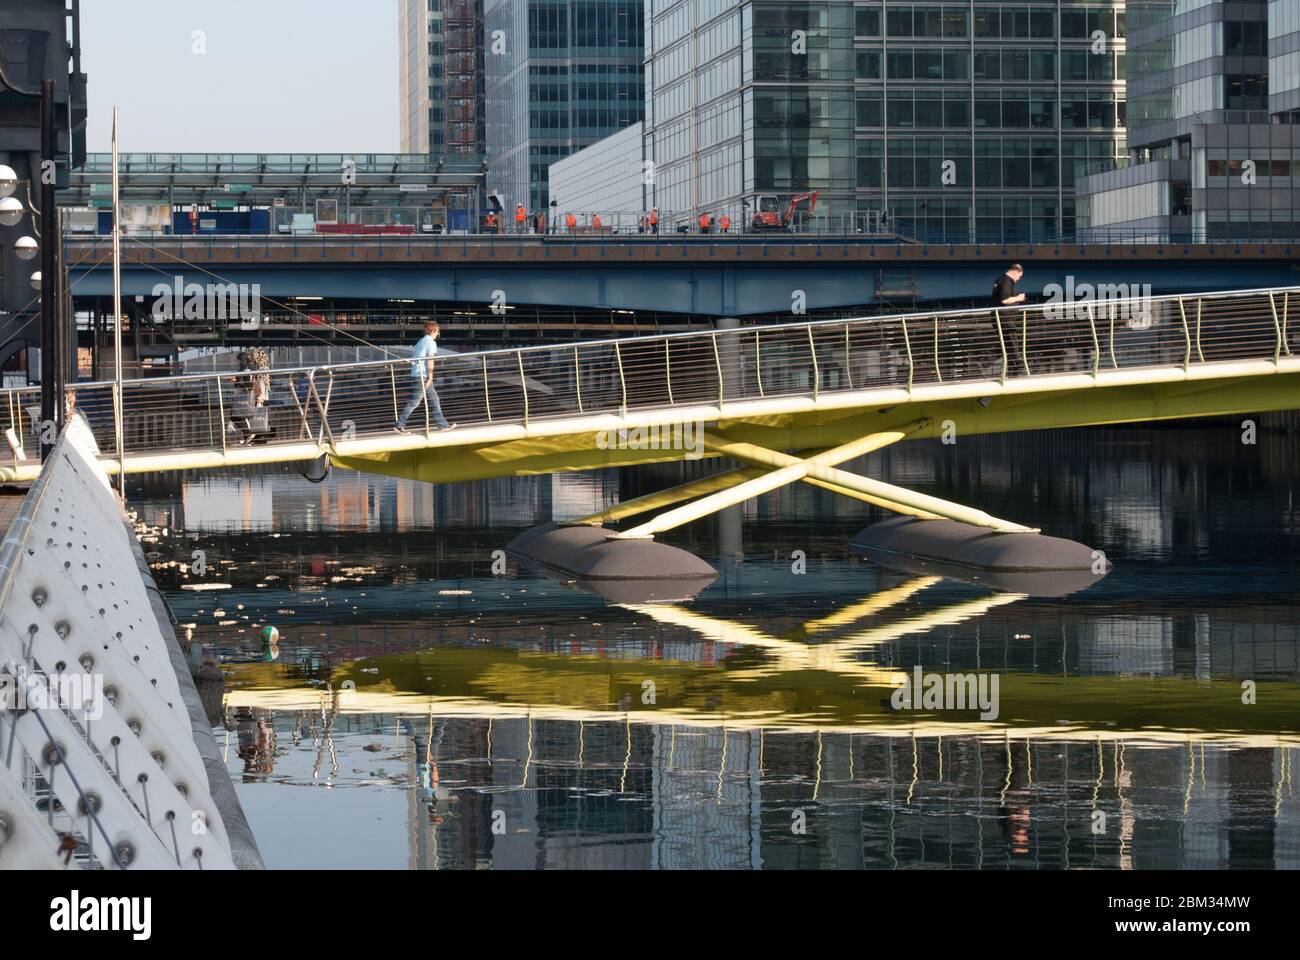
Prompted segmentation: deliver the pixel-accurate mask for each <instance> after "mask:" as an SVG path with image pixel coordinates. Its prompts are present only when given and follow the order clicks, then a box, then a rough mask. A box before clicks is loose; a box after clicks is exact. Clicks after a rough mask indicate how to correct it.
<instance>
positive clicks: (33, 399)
mask: <svg viewBox="0 0 1300 960" xmlns="http://www.w3.org/2000/svg"><path fill="white" fill-rule="evenodd" d="M1297 301H1300V287H1291V288H1279V289H1272V290H1251V291H1242V292H1230V293H1207V294H1196V295H1186V296H1171V297H1151V298H1146V297H1111V296H1103V297H1101V298H1099V299H1092V300H1087V301H1082V302H1075V303H1050V302H1049V303H1042V304H1035V305H1031V306H1027V307H1012V308H1000V309H996V310H995V309H976V310H956V311H944V312H938V313H914V314H905V315H895V316H872V317H860V318H853V319H846V320H840V319H836V320H822V321H815V322H801V323H786V324H777V325H765V326H749V327H740V328H735V329H717V330H712V331H705V332H689V333H677V334H664V335H656V336H643V337H634V338H627V339H618V340H601V341H591V342H584V343H576V344H565V345H557V346H535V347H521V348H513V349H504V350H488V351H482V352H476V353H465V354H456V355H451V356H441V357H438V358H436V359H435V360H434V361H433V363H434V369H435V388H436V392H437V396H438V398H439V400H440V403H441V409H442V412H443V414H444V415H445V417H446V419H447V420H449V421H452V422H454V423H456V424H457V425H459V426H461V427H465V426H479V425H488V424H522V425H528V424H531V423H534V422H539V421H549V420H561V419H565V418H573V417H580V416H587V415H593V414H622V413H625V412H628V411H644V410H655V409H665V408H669V409H671V408H685V407H691V406H699V405H717V404H728V403H735V402H737V401H749V400H762V399H768V398H777V397H796V396H797V397H813V398H817V397H820V396H823V395H827V394H832V393H836V392H844V391H855V390H868V389H881V388H901V389H907V390H912V389H915V388H918V387H929V386H936V385H941V384H955V383H968V382H980V381H997V382H1003V383H1005V382H1007V381H1014V380H1020V379H1023V378H1029V377H1041V376H1047V375H1060V374H1087V375H1093V376H1096V375H1099V374H1101V373H1103V372H1105V371H1112V370H1121V369H1138V368H1155V367H1170V366H1174V367H1181V368H1184V369H1189V368H1191V367H1192V366H1195V365H1200V364H1213V363H1224V362H1229V361H1245V360H1266V361H1276V360H1278V359H1280V358H1282V357H1284V356H1290V355H1292V354H1293V353H1295V352H1297V351H1300V319H1297V318H1296V317H1295V316H1293V314H1294V313H1295V312H1296V310H1297ZM413 367H414V365H413V363H412V361H411V360H409V359H399V360H382V361H374V362H362V363H345V364H333V365H317V366H311V367H302V368H288V369H274V370H271V371H267V372H264V373H262V374H260V375H259V374H253V373H249V372H244V373H235V374H232V373H215V374H211V373H209V374H197V375H188V376H179V377H168V378H154V379H140V380H130V381H125V382H124V383H123V386H122V394H121V397H120V403H119V398H118V395H117V388H116V386H115V385H114V384H113V383H111V382H99V383H81V384H77V385H76V386H75V388H74V389H75V395H76V410H77V411H78V412H79V413H81V414H83V415H84V416H85V418H86V420H87V421H88V423H89V425H90V427H91V429H92V430H93V432H94V434H95V439H96V440H97V441H98V443H99V445H100V449H101V452H102V453H103V454H104V455H107V456H112V457H114V458H116V457H117V456H118V455H119V454H118V451H117V449H116V447H115V416H116V411H117V410H118V408H119V406H120V410H121V415H122V417H123V418H124V443H125V447H126V454H127V457H128V458H129V457H130V456H132V455H137V456H139V455H146V454H152V455H157V454H165V453H167V452H169V451H195V450H205V451H221V452H225V451H228V450H230V449H231V448H234V447H238V446H241V445H244V444H246V443H252V444H256V445H262V444H302V443H304V442H310V443H315V444H317V445H318V446H324V445H327V444H331V443H337V442H340V441H343V440H351V439H359V438H362V437H374V436H380V435H387V434H391V433H392V432H393V430H394V427H395V425H396V423H397V421H398V419H399V417H400V415H401V413H402V411H403V409H404V408H405V407H406V406H407V405H408V402H409V401H411V400H412V398H414V399H415V401H416V402H415V408H414V410H413V412H412V414H411V417H410V419H409V421H408V423H407V427H408V429H409V430H411V431H414V432H417V433H425V432H431V431H433V430H436V429H437V427H438V416H437V411H436V410H435V409H433V408H432V407H431V406H430V404H429V402H428V401H427V400H426V399H425V398H424V397H423V395H422V393H421V391H419V390H418V389H417V385H418V382H419V380H418V378H417V377H414V376H413V375H412V374H413ZM258 376H261V377H263V378H265V384H269V389H266V386H265V385H259V384H258V383H257V382H256V378H257V377H258ZM3 393H4V404H3V406H0V417H3V418H4V420H5V422H4V426H5V427H8V428H12V429H13V430H14V431H15V434H16V435H17V436H18V437H21V438H25V442H23V443H22V445H21V446H22V450H21V451H15V452H14V453H13V455H12V456H13V461H12V462H13V463H14V464H15V465H16V466H17V465H19V464H20V463H22V462H24V459H26V460H30V459H31V458H32V457H34V456H36V448H37V442H36V441H37V439H38V437H37V432H36V431H37V430H38V428H39V424H38V423H37V422H36V421H37V417H38V411H39V403H40V400H39V389H38V388H21V389H15V390H7V391H4V392H3ZM297 456H299V457H301V456H302V452H301V448H300V449H299V451H298V453H297Z"/></svg>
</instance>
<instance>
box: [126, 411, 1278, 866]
mask: <svg viewBox="0 0 1300 960" xmlns="http://www.w3.org/2000/svg"><path fill="white" fill-rule="evenodd" d="M1298 460H1300V454H1298V453H1297V441H1296V436H1295V434H1294V433H1285V432H1269V431H1264V432H1261V433H1260V434H1259V437H1258V442H1257V443H1255V444H1253V445H1248V444H1243V443H1242V442H1241V431H1240V429H1239V428H1238V427H1237V426H1235V425H1232V424H1223V425H1200V426H1196V427H1184V428H1177V427H1175V428H1166V429H1163V430H1155V431H1153V430H1147V429H1117V430H1100V429H1097V430H1076V431H1067V432H1055V433H1042V434H1022V435H1019V436H1008V437H989V438H982V439H978V438H976V439H972V438H964V439H959V441H958V443H957V444H956V445H955V446H944V445H942V444H939V443H937V442H935V443H930V442H925V443H914V444H905V445H901V446H898V447H895V448H892V449H888V450H885V451H881V452H880V453H877V454H874V455H872V456H871V457H868V458H865V459H864V460H862V461H858V462H857V463H855V464H852V465H849V467H848V468H849V469H854V470H856V471H859V472H864V473H867V474H870V475H872V476H876V477H880V478H882V479H886V480H889V481H891V482H894V483H899V484H903V485H906V486H909V487H912V488H914V489H919V490H923V491H925V492H928V493H935V494H937V495H941V496H947V497H950V498H952V499H956V500H959V501H961V502H965V503H970V504H974V505H978V506H980V507H981V508H983V509H985V510H987V511H989V512H990V513H992V514H994V515H997V516H1002V517H1006V518H1009V519H1013V520H1016V521H1019V522H1023V523H1029V524H1032V525H1035V526H1041V527H1042V528H1043V529H1044V530H1045V532H1049V533H1052V534H1056V535H1059V536H1065V537H1070V538H1074V539H1078V540H1081V541H1083V542H1085V543H1088V544H1090V545H1091V546H1093V547H1095V548H1097V549H1100V550H1103V551H1104V552H1105V553H1106V555H1107V557H1108V558H1109V559H1110V560H1112V561H1113V562H1114V563H1115V565H1116V566H1115V570H1114V572H1113V573H1112V574H1111V575H1110V576H1108V577H1107V578H1105V579H1104V580H1102V581H1101V582H1100V583H1098V584H1096V585H1095V586H1093V587H1091V588H1089V589H1087V590H1085V591H1082V592H1079V593H1075V594H1072V595H1069V596H1066V597H1058V598H1045V597H1021V596H1017V595H1008V594H999V593H996V592H992V591H990V590H988V589H986V588H983V587H981V586H979V585H978V584H972V583H961V582H957V581H951V580H942V579H938V578H926V577H916V576H909V575H906V574H901V573H896V572H892V571H889V570H884V569H882V568H879V567H876V566H874V565H872V564H870V563H868V562H865V561H860V560H858V559H856V558H854V557H852V556H851V555H850V554H849V552H848V550H847V549H846V541H847V540H848V538H849V537H851V536H852V535H853V534H854V533H856V532H857V531H858V530H859V529H861V528H862V527H863V526H865V525H866V524H867V523H869V522H871V521H873V520H875V519H879V517H880V515H879V514H878V513H876V512H875V511H874V510H873V509H872V508H870V507H867V506H866V505H865V504H861V503H859V502H857V501H850V500H848V499H845V498H840V497H836V496H835V495H834V494H831V493H828V492H825V491H821V490H819V489H816V488H813V487H807V486H801V487H791V488H786V489H784V490H781V491H778V492H776V493H774V494H771V495H768V496H765V497H763V498H760V499H759V500H756V501H752V502H750V503H747V504H745V505H744V506H743V507H742V508H737V509H735V510H733V511H731V512H729V513H728V514H726V515H723V516H719V517H714V518H711V519H709V520H706V521H702V522H699V523H696V524H693V525H691V526H688V527H685V528H679V529H678V530H677V531H674V532H673V533H671V534H668V535H666V536H665V537H664V538H662V539H666V540H668V541H669V542H672V543H675V544H677V545H679V546H682V547H684V548H686V549H688V550H691V551H693V552H695V553H697V554H699V555H701V556H703V557H705V558H706V559H707V560H709V561H710V562H711V563H713V564H714V565H715V566H716V567H717V568H718V569H719V570H720V576H719V578H718V580H717V581H716V582H715V583H714V584H713V585H712V586H710V587H708V588H707V589H706V590H704V591H703V592H702V593H701V594H700V595H699V596H698V597H696V598H695V599H693V600H691V601H689V602H685V603H680V604H667V605H665V604H656V605H643V606H637V605H633V606H611V605H609V604H606V603H605V602H604V601H603V600H602V599H601V598H600V597H598V596H596V595H594V594H592V593H590V592H587V591H584V590H582V589H579V588H576V587H574V586H572V585H565V584H561V583H557V582H555V581H553V580H549V579H546V578H544V577H542V576H539V575H537V574H535V573H531V572H529V571H526V570H517V569H516V568H515V566H514V565H513V564H510V565H509V566H508V568H507V571H506V573H505V575H496V574H495V573H494V564H495V565H496V567H497V569H498V570H499V569H500V564H501V557H500V554H494V551H498V550H500V549H501V548H502V547H503V546H504V544H505V543H506V542H508V541H509V540H510V539H511V538H512V537H513V536H515V535H516V534H517V533H519V532H520V531H522V530H523V529H526V528H527V527H529V526H531V525H533V524H535V523H539V522H542V521H545V520H549V519H557V520H558V519H566V518H573V517H577V516H580V515H583V514H585V513H589V512H594V511H596V510H599V509H601V508H602V507H604V506H606V505H608V504H610V503H613V502H616V501H617V500H620V499H625V498H627V497H630V496H635V495H638V494H640V493H645V492H649V491H651V490H654V489H658V488H661V487H664V486H668V485H671V484H672V483H675V482H680V481H681V480H682V479H683V478H684V477H689V476H695V475H698V474H699V473H700V472H702V471H711V470H713V469H714V467H713V466H711V465H709V464H707V463H705V464H703V465H701V464H695V465H690V466H687V467H685V468H679V467H660V468H643V469H642V470H641V471H640V472H615V471H610V472H604V473H595V474H583V475H571V476H557V477H553V478H552V477H547V478H527V479H519V480H499V481H488V482H482V483H476V484H463V485H451V486H445V487H436V488H435V487H428V486H422V485H419V484H414V483H409V482H406V481H398V480H393V479H390V478H384V477H372V476H366V475H360V474H353V473H345V472H342V471H336V472H334V473H333V474H332V475H331V476H330V477H329V478H328V479H327V480H326V481H325V482H324V483H322V484H319V485H316V484H311V483H309V482H307V481H306V480H304V479H302V478H301V477H300V476H298V475H297V474H295V473H294V472H293V471H292V469H291V468H290V469H286V470H283V471H276V472H268V473H265V474H233V473H232V474H217V473H195V474H191V475H186V476H184V477H181V478H175V477H173V478H170V479H168V478H149V479H148V480H146V481H144V482H142V483H141V484H140V485H139V486H137V488H136V490H135V491H134V493H133V494H132V501H133V504H134V505H135V506H136V507H137V509H139V510H140V512H141V515H142V518H143V519H145V520H146V521H147V522H149V523H150V524H151V525H153V527H154V528H155V530H154V533H153V536H152V537H151V538H150V540H151V542H148V543H146V549H148V550H149V551H151V559H152V560H153V561H154V563H155V576H156V577H157V578H158V579H159V582H160V584H162V585H163V587H164V589H165V590H166V592H167V595H168V600H169V602H170V604H171V606H172V608H173V610H174V612H175V614H176V616H177V618H178V619H179V620H180V621H181V622H182V623H188V624H193V625H194V635H195V638H196V640H197V641H198V642H200V643H201V644H202V646H203V648H204V650H205V653H206V654H207V655H208V656H210V657H212V658H214V659H215V660H217V661H219V662H220V663H222V664H223V666H224V669H225V671H226V674H227V693H226V701H225V709H224V715H223V716H222V717H220V718H219V719H220V720H221V722H220V723H219V724H218V725H217V726H216V727H215V733H216V736H217V739H218V743H219V744H220V745H222V746H223V747H224V749H225V753H226V759H227V763H228V766H229V769H230V772H231V775H232V777H234V779H235V781H236V786H237V790H238V792H239V795H240V798H241V800H242V802H243V804H244V806H245V809H246V811H247V813H248V816H249V819H250V821H251V824H252V826H253V829H254V831H255V833H256V835H257V837H258V841H259V843H260V845H261V848H262V852H263V854H264V856H265V858H266V861H267V863H268V865H269V866H272V867H398V868H401V867H415V868H421V869H434V868H443V869H446V868H466V869H469V868H482V867H489V866H490V867H496V868H524V869H534V868H557V867H633V868H644V867H656V868H659V867H708V868H720V867H727V868H760V867H761V868H782V867H826V868H845V867H884V868H921V867H949V866H955V867H970V868H976V867H983V868H995V869H997V868H1008V867H1010V868H1054V867H1121V868H1127V867H1137V868H1143V867H1225V866H1247V867H1292V868H1295V867H1300V801H1297V799H1296V792H1295V787H1294V779H1293V774H1292V770H1293V761H1294V757H1295V754H1296V753H1297V747H1298V746H1300V729H1298V727H1300V683H1298V682H1297V681H1298V676H1297V669H1298V667H1297V662H1298V655H1300V602H1298V600H1297V598H1298V596H1300V559H1297V556H1298V555H1297V549H1296V548H1297V545H1298V544H1300V512H1298V511H1297V505H1296V499H1297V493H1298V491H1297V481H1296V480H1295V479H1294V478H1295V477H1296V475H1297V466H1298V465H1300V464H1298V463H1297V461H1298ZM200 561H202V562H205V563H206V564H207V566H208V572H207V574H206V575H204V576H197V575H194V574H192V573H191V572H190V567H191V566H192V565H193V564H195V563H196V562H200ZM800 566H802V567H803V568H804V572H802V573H800V572H796V571H797V570H798V569H799V568H800ZM197 581H217V582H222V583H229V584H231V587H232V588H231V589H229V590H225V591H222V592H219V593H206V592H194V591H191V590H186V589H183V586H184V585H186V584H192V583H194V582H197ZM268 623H270V624H274V625H275V626H276V627H277V628H278V629H279V631H280V633H281V637H280V641H279V658H278V660H276V661H275V662H266V661H265V660H264V659H263V658H262V643H261V640H260V639H259V635H258V634H259V630H260V628H261V627H262V626H263V625H265V624H268ZM918 665H919V666H920V667H921V668H922V670H923V671H924V672H926V673H931V672H935V673H965V672H972V671H979V672H982V673H985V674H990V675H996V676H997V677H998V680H999V697H998V708H999V709H998V716H997V717H996V718H995V719H981V718H980V716H979V711H977V710H974V709H966V710H920V709H918V710H916V711H910V710H902V711H900V710H896V709H894V708H893V706H892V705H891V702H890V699H891V695H892V694H893V692H894V690H895V689H896V687H897V684H898V683H900V682H901V680H902V678H903V677H904V676H911V675H913V671H914V668H916V667H917V666H918ZM1243 685H1244V686H1243ZM1243 699H1246V700H1253V702H1250V703H1243ZM919 706H922V705H921V704H918V707H919ZM968 706H969V705H968Z"/></svg>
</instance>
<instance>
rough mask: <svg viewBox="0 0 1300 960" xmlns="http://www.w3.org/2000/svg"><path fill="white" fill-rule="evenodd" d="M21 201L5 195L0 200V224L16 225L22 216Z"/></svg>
mask: <svg viewBox="0 0 1300 960" xmlns="http://www.w3.org/2000/svg"><path fill="white" fill-rule="evenodd" d="M24 212H25V211H24V210H23V202H22V201H21V200H19V199H18V198H17V197H5V198H4V199H3V200H0V225H3V226H6V227H16V226H17V225H18V221H19V220H21V219H22V218H23V213H24Z"/></svg>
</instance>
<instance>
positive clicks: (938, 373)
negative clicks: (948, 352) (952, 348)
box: [934, 317, 943, 383]
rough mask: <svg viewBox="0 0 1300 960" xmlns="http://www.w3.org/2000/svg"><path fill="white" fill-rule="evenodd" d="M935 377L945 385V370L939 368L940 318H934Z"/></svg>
mask: <svg viewBox="0 0 1300 960" xmlns="http://www.w3.org/2000/svg"><path fill="white" fill-rule="evenodd" d="M934 375H935V376H936V377H938V378H939V382H940V383H943V370H941V369H940V368H939V318H938V317H935V318H934Z"/></svg>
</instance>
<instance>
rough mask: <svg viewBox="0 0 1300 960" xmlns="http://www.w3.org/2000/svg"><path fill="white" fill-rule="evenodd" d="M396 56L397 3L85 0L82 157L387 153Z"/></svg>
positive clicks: (393, 144)
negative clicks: (110, 153)
mask: <svg viewBox="0 0 1300 960" xmlns="http://www.w3.org/2000/svg"><path fill="white" fill-rule="evenodd" d="M199 30H201V31H203V35H202V36H201V38H199V39H196V38H195V31H199ZM200 40H201V41H202V42H203V43H204V44H206V53H197V52H195V49H196V45H197V44H198V43H199V42H200ZM397 49H398V40H397V4H396V3H395V2H394V0H82V3H81V62H82V69H83V70H84V71H85V72H86V74H87V76H88V78H89V79H88V84H89V89H88V93H89V99H90V119H89V133H88V146H89V149H90V150H91V151H92V152H98V151H107V150H108V149H109V136H110V130H111V127H112V110H113V107H114V106H115V105H116V106H117V107H118V109H119V117H120V119H119V124H120V136H119V141H120V143H119V145H120V149H121V150H122V151H123V152H128V151H134V152H149V151H152V152H166V153H181V152H201V153H238V152H242V153H289V152H295V153H312V152H322V153H341V152H349V153H353V152H355V153H391V152H395V151H396V150H397V148H398V138H399V131H398V109H397V86H398V83H397Z"/></svg>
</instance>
